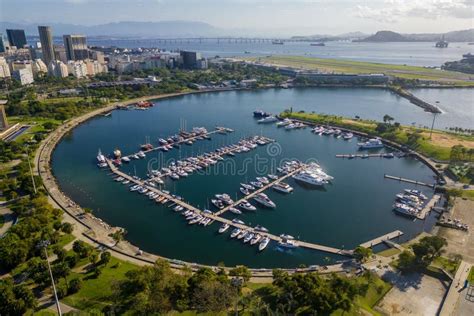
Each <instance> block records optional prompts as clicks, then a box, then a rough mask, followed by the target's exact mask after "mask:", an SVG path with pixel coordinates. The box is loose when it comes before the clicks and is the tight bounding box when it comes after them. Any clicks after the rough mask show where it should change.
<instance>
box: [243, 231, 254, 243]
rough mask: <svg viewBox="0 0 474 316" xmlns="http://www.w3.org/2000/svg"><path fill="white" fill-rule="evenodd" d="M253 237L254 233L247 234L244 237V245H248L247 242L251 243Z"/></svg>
mask: <svg viewBox="0 0 474 316" xmlns="http://www.w3.org/2000/svg"><path fill="white" fill-rule="evenodd" d="M254 236H255V234H254V233H248V234H247V235H245V238H244V243H248V242H249V241H251V240H252V239H253V237H254Z"/></svg>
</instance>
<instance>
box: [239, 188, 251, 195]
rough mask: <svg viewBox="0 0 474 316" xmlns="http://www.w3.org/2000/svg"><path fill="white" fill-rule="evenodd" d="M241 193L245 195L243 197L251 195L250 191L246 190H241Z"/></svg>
mask: <svg viewBox="0 0 474 316" xmlns="http://www.w3.org/2000/svg"><path fill="white" fill-rule="evenodd" d="M240 192H241V193H242V194H243V195H249V194H250V191H249V190H248V189H246V188H242V187H241V188H240Z"/></svg>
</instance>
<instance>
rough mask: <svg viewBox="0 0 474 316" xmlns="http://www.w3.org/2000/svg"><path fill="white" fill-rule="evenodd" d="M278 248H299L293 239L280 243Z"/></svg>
mask: <svg viewBox="0 0 474 316" xmlns="http://www.w3.org/2000/svg"><path fill="white" fill-rule="evenodd" d="M278 247H283V248H298V245H297V244H296V242H295V241H294V240H291V239H288V240H286V239H284V240H282V241H279V242H278Z"/></svg>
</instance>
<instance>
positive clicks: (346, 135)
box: [343, 132, 354, 140]
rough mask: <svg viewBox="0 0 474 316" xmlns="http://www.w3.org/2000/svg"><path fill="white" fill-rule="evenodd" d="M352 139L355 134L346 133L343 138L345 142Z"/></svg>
mask: <svg viewBox="0 0 474 316" xmlns="http://www.w3.org/2000/svg"><path fill="white" fill-rule="evenodd" d="M352 137H354V134H352V133H351V132H348V133H345V134H344V136H343V138H344V139H345V140H349V139H352Z"/></svg>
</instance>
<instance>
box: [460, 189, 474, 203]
mask: <svg viewBox="0 0 474 316" xmlns="http://www.w3.org/2000/svg"><path fill="white" fill-rule="evenodd" d="M462 197H463V198H466V199H468V200H471V201H474V190H463V191H462Z"/></svg>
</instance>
